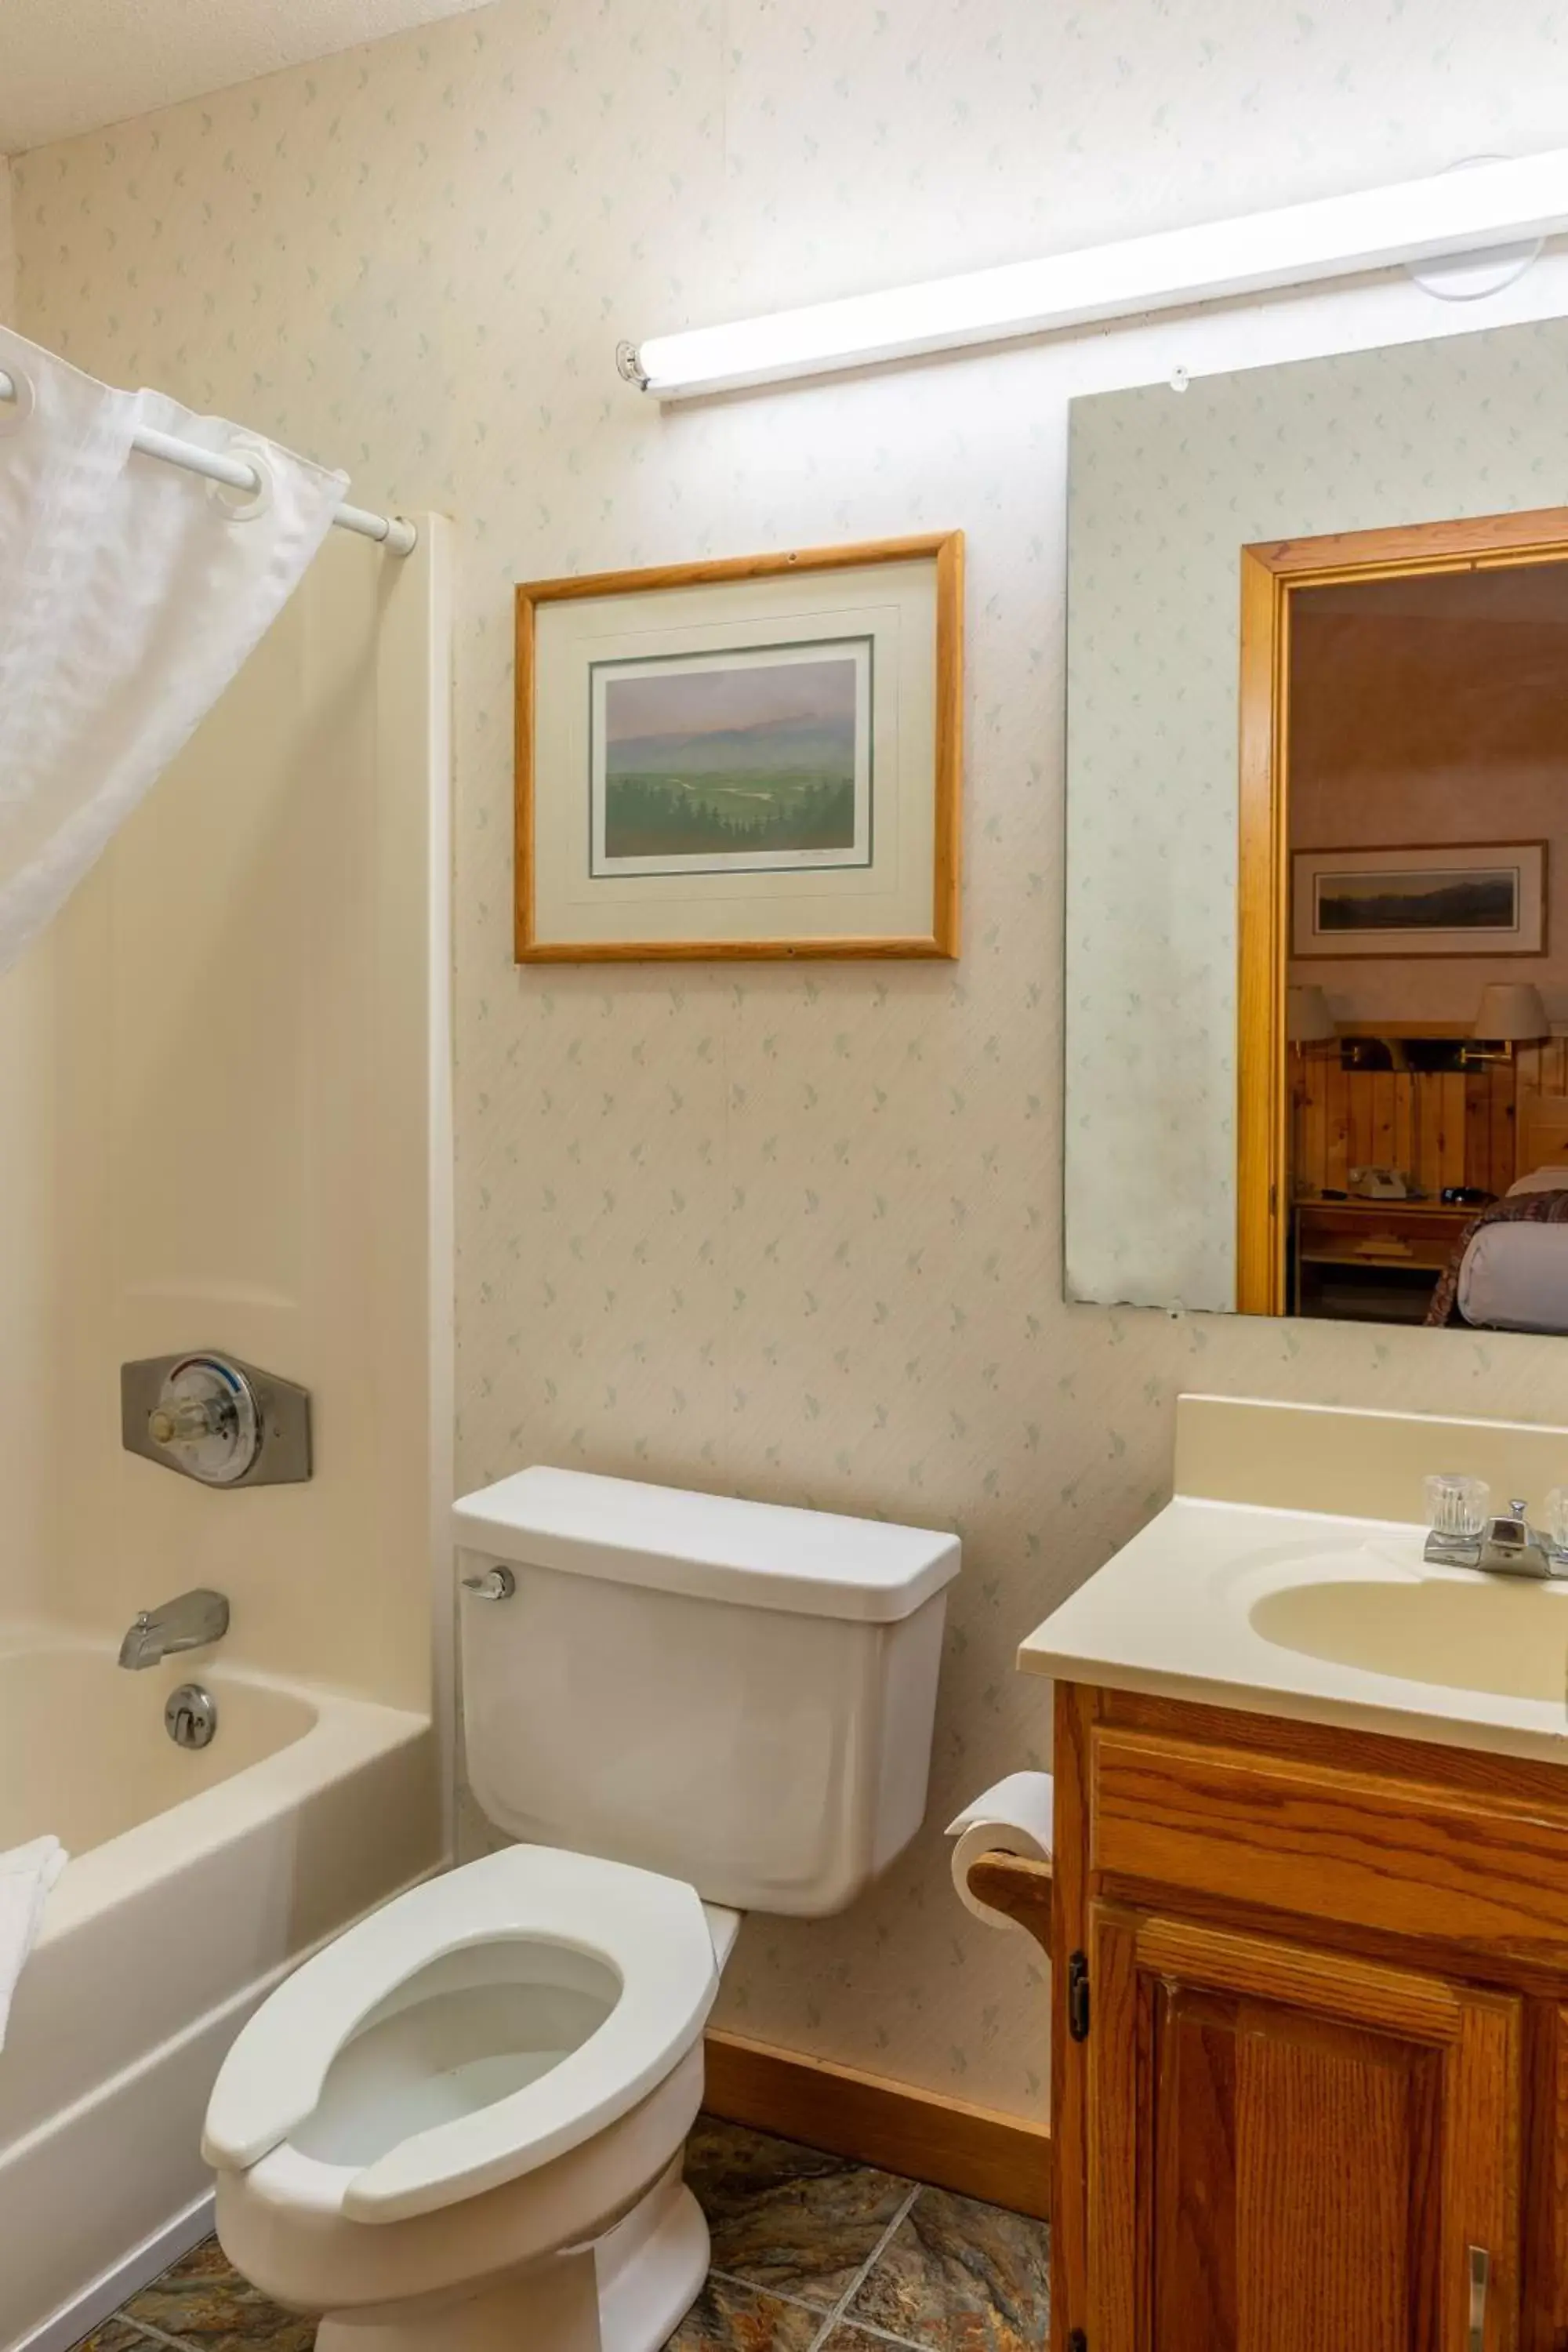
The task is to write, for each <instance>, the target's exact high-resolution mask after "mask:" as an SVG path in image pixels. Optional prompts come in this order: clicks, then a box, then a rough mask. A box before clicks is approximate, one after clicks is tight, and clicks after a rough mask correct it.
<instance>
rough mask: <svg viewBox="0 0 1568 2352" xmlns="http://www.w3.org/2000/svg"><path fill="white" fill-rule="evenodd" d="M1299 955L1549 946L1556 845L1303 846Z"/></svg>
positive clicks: (1298, 875) (1538, 950) (1298, 874)
mask: <svg viewBox="0 0 1568 2352" xmlns="http://www.w3.org/2000/svg"><path fill="white" fill-rule="evenodd" d="M1292 896H1293V898H1294V901H1295V904H1294V908H1293V916H1294V920H1293V923H1292V926H1291V930H1292V937H1291V941H1290V952H1291V954H1292V955H1296V956H1335V957H1342V958H1343V957H1359V956H1465V955H1479V956H1500V955H1521V956H1522V955H1544V953H1545V952H1546V844H1545V843H1544V842H1543V841H1484V842H1447V843H1444V844H1443V845H1440V846H1437V847H1431V848H1426V847H1410V846H1405V847H1403V848H1399V849H1299V850H1297V852H1296V853H1295V856H1294V858H1293V860H1292Z"/></svg>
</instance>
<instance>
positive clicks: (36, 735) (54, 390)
mask: <svg viewBox="0 0 1568 2352" xmlns="http://www.w3.org/2000/svg"><path fill="white" fill-rule="evenodd" d="M0 368H3V369H4V370H5V373H6V374H7V375H9V376H10V377H11V378H12V379H13V381H14V383H16V388H17V390H18V392H19V394H20V395H21V397H20V398H19V399H18V400H16V401H15V402H9V401H0V971H5V967H6V966H7V965H8V964H10V963H12V962H14V961H15V960H16V957H17V956H18V955H19V954H20V953H21V951H22V950H23V948H24V947H25V946H26V943H27V941H28V940H30V939H31V938H32V937H33V935H34V934H35V932H37V931H38V930H40V929H42V927H43V926H44V925H45V924H46V923H47V921H48V920H49V918H50V917H51V916H52V915H53V914H54V913H55V912H56V910H57V909H58V908H59V907H60V906H61V905H62V904H63V903H64V901H65V899H66V898H68V896H69V894H70V892H71V891H72V890H73V889H74V887H76V884H77V883H78V882H79V880H80V878H81V877H82V876H83V875H84V874H85V873H86V871H87V869H88V867H89V866H90V865H91V864H92V862H93V860H94V859H95V858H96V857H97V856H98V855H99V853H100V850H102V849H103V847H104V846H105V845H106V844H107V842H108V841H109V839H110V835H112V834H113V832H114V830H115V828H116V826H117V825H119V824H121V823H122V822H123V820H124V819H125V818H126V817H127V816H128V815H129V814H130V813H131V811H132V809H133V808H134V807H135V806H136V804H137V803H138V802H139V801H140V800H141V799H142V796H143V794H144V793H146V792H147V790H148V788H149V786H150V785H151V784H152V783H153V782H154V781H155V779H156V778H157V777H158V775H159V774H160V773H161V772H162V771H163V768H164V767H166V766H167V764H168V762H169V761H170V760H172V759H173V757H174V753H175V752H176V751H178V750H179V749H180V747H181V745H182V744H183V743H184V741H185V740H186V739H187V737H188V736H189V735H190V734H191V732H192V730H193V729H194V728H195V725H196V723H197V721H198V720H199V719H201V718H202V716H203V715H204V713H205V711H207V710H208V709H211V707H212V705H213V703H214V702H216V699H217V698H218V696H219V695H220V694H221V693H222V692H223V689H224V688H225V687H226V685H227V684H228V682H229V680H230V678H232V677H233V676H234V675H235V672H236V671H237V669H238V668H239V667H240V665H241V664H242V663H243V662H244V660H245V658H246V656H247V654H248V653H249V652H250V650H251V648H252V646H255V645H256V643H257V641H258V639H259V638H260V637H261V636H262V635H264V634H265V632H266V630H267V629H268V626H269V625H270V624H271V622H272V620H273V619H274V618H275V616H276V614H278V612H279V610H280V608H281V607H282V605H283V604H285V603H286V602H287V600H288V598H289V593H290V592H291V591H292V589H293V588H294V586H295V584H296V583H297V582H298V581H299V579H300V575H301V574H302V573H303V572H304V571H305V569H306V567H307V565H308V564H309V563H310V559H311V557H312V556H313V555H314V554H315V552H316V550H317V548H318V547H320V545H321V541H322V540H323V539H324V538H325V536H326V533H327V531H328V530H329V529H330V527H331V518H332V510H333V509H334V508H335V507H336V505H337V504H338V501H339V499H341V498H342V492H343V488H344V479H343V477H342V475H341V474H329V473H327V472H325V471H323V469H322V468H321V467H319V466H311V465H308V464H307V463H306V462H305V460H304V459H303V458H300V457H294V456H292V455H291V454H290V453H289V451H288V450H286V449H280V448H278V447H277V446H274V445H273V444H272V443H270V442H266V441H261V440H258V439H257V438H256V437H255V436H250V435H242V434H240V433H239V432H237V430H236V428H235V427H234V426H233V425H226V424H224V423H222V422H221V421H220V420H218V419H216V418H213V417H202V416H195V415H191V414H189V412H187V411H186V410H184V409H183V408H181V407H180V406H179V405H178V404H177V403H176V402H174V401H172V400H168V399H165V398H164V397H163V395H162V394H158V393H152V392H114V391H111V390H110V389H109V388H108V387H107V386H105V385H103V384H100V383H94V382H93V380H92V378H91V377H90V376H85V375H82V374H80V373H79V372H78V371H77V370H76V369H75V368H72V367H68V366H67V365H66V363H65V362H64V361H63V360H59V359H57V358H55V357H54V356H53V355H52V354H51V353H50V352H43V351H39V350H38V349H37V347H36V346H35V345H34V344H32V343H29V342H26V341H24V340H23V339H22V337H21V336H20V335H16V334H13V333H12V332H11V331H9V330H8V329H6V328H5V327H0ZM149 429H151V430H153V431H157V432H162V433H171V434H174V435H177V436H179V437H180V438H181V439H182V440H186V441H198V442H201V443H202V444H203V445H204V446H205V447H207V448H209V449H217V450H222V451H224V452H226V453H232V454H233V455H235V456H237V457H240V458H242V459H243V461H244V462H245V463H247V464H249V465H252V466H254V467H257V468H258V471H259V472H260V474H261V476H262V478H263V488H262V491H261V493H260V495H259V496H258V497H257V498H256V499H245V498H244V495H243V494H240V495H239V496H238V497H237V496H236V494H234V493H232V492H229V491H226V490H222V489H218V488H216V487H214V486H212V485H209V484H207V483H205V482H204V481H202V480H200V479H198V478H196V477H195V476H194V475H191V474H188V473H184V472H182V471H180V470H179V469H178V468H177V467H173V466H169V465H165V464H162V463H160V462H159V461H158V460H156V459H154V458H151V457H142V456H137V455H133V453H132V446H131V445H132V439H133V437H134V436H135V435H136V434H138V433H140V432H144V431H147V430H149ZM212 788H213V792H214V793H215V794H221V793H222V792H223V789H224V778H223V777H222V776H214V778H213V779H212Z"/></svg>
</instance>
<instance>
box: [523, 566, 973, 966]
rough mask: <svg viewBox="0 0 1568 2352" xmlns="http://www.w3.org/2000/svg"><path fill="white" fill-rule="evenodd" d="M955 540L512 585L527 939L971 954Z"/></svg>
mask: <svg viewBox="0 0 1568 2352" xmlns="http://www.w3.org/2000/svg"><path fill="white" fill-rule="evenodd" d="M962 597H963V541H962V537H961V534H960V533H958V532H956V531H952V532H947V533H943V534H942V535H940V536H933V537H930V538H921V539H905V540H892V541H882V542H879V543H877V544H873V545H868V546H854V547H834V548H819V549H814V550H810V551H805V552H794V553H788V554H782V555H761V556H752V557H742V558H739V559H735V560H732V561H725V562H710V563H691V564H679V565H671V566H667V567H665V568H663V569H661V570H658V571H647V572H602V573H597V574H593V575H590V576H585V577H582V578H574V579H565V580H547V581H538V582H535V583H532V584H531V586H527V587H521V588H519V590H518V592H517V857H516V885H517V899H516V954H517V960H518V961H519V962H520V963H538V962H575V961H593V960H595V959H605V958H610V957H619V958H632V957H699V956H700V957H722V956H784V957H788V956H955V955H956V954H957V953H958V880H959V770H960V682H961V665H962V653H961V630H962Z"/></svg>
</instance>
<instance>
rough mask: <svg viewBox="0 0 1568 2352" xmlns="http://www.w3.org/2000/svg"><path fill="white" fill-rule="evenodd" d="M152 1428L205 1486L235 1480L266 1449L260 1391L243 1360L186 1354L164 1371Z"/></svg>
mask: <svg viewBox="0 0 1568 2352" xmlns="http://www.w3.org/2000/svg"><path fill="white" fill-rule="evenodd" d="M147 1434H148V1436H149V1437H150V1438H151V1439H152V1441H153V1444H154V1445H156V1446H158V1447H160V1448H162V1449H163V1450H164V1451H166V1452H168V1453H170V1454H174V1456H175V1457H176V1458H177V1460H178V1462H179V1465H180V1467H181V1469H182V1470H184V1471H187V1472H188V1473H189V1474H190V1475H191V1476H192V1477H193V1478H199V1479H200V1480H201V1481H202V1483H203V1485H204V1486H233V1485H234V1483H235V1481H236V1480H237V1479H238V1478H243V1477H244V1475H245V1474H246V1472H247V1470H248V1469H249V1468H250V1467H251V1465H252V1464H253V1463H254V1462H255V1460H256V1457H257V1455H258V1453H259V1452H260V1451H261V1423H260V1416H259V1414H258V1412H257V1409H256V1391H255V1390H254V1389H253V1388H252V1387H251V1385H250V1382H249V1381H247V1378H246V1376H245V1374H244V1373H243V1372H242V1371H241V1370H240V1369H239V1367H238V1365H237V1364H231V1363H226V1361H225V1360H224V1359H223V1357H221V1356H186V1357H184V1359H183V1360H182V1361H181V1362H179V1363H177V1364H176V1365H175V1366H174V1370H172V1371H169V1372H166V1373H165V1374H164V1376H163V1386H162V1388H161V1389H160V1390H159V1391H158V1402H157V1403H156V1404H155V1405H154V1406H153V1410H152V1412H150V1413H149V1414H148V1416H147Z"/></svg>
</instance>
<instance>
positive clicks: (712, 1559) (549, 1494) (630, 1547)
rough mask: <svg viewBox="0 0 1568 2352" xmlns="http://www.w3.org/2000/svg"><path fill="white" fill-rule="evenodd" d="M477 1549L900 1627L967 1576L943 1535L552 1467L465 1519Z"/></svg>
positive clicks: (649, 1584)
mask: <svg viewBox="0 0 1568 2352" xmlns="http://www.w3.org/2000/svg"><path fill="white" fill-rule="evenodd" d="M452 1521H453V1530H454V1534H455V1537H456V1540H457V1541H458V1544H459V1545H461V1546H462V1548H463V1549H465V1550H468V1551H478V1552H482V1553H485V1554H488V1555H489V1556H490V1557H492V1558H494V1559H499V1560H506V1561H510V1562H513V1563H515V1564H516V1565H518V1566H519V1567H523V1566H527V1567H533V1568H553V1569H561V1570H567V1571H568V1572H570V1573H573V1574H576V1575H580V1576H596V1577H602V1578H604V1579H605V1580H608V1581H610V1582H613V1583H616V1584H638V1585H642V1586H643V1587H644V1588H645V1589H647V1590H649V1591H656V1592H684V1593H689V1594H691V1595H693V1596H694V1597H696V1598H697V1599H700V1600H705V1601H736V1602H742V1603H745V1604H747V1605H748V1606H750V1607H752V1608H754V1609H781V1610H788V1611H790V1612H793V1613H794V1614H795V1615H797V1616H809V1617H847V1618H854V1619H858V1620H859V1621H860V1622H862V1623H867V1624H889V1623H890V1622H892V1621H893V1620H894V1619H896V1618H900V1617H907V1616H909V1615H910V1613H911V1612H913V1611H914V1610H916V1609H918V1608H919V1607H920V1605H921V1601H928V1600H929V1599H930V1598H931V1594H932V1593H933V1592H939V1591H941V1590H942V1586H943V1585H944V1584H947V1583H949V1582H951V1580H952V1578H953V1577H955V1576H956V1575H957V1574H958V1565H959V1542H958V1538H957V1537H956V1536H952V1535H942V1534H941V1533H939V1532H938V1531H937V1530H935V1529H933V1528H904V1527H895V1526H893V1525H891V1524H889V1522H888V1521H887V1520H885V1519H851V1518H845V1517H840V1516H839V1515H838V1514H837V1513H836V1512H833V1511H803V1510H794V1509H791V1508H789V1507H786V1506H784V1505H782V1504H778V1503H747V1502H741V1501H738V1500H737V1499H736V1498H735V1497H734V1496H729V1495H697V1494H690V1493H688V1492H687V1491H686V1490H685V1489H684V1488H682V1487H679V1486H643V1485H642V1484H641V1483H640V1482H639V1481H638V1480H637V1479H635V1478H602V1477H597V1476H595V1475H592V1474H591V1473H589V1472H586V1471H582V1470H552V1469H550V1468H548V1467H546V1466H545V1465H543V1464H540V1465H536V1466H535V1467H534V1468H533V1469H531V1470H520V1471H518V1472H517V1473H516V1475H514V1476H512V1477H510V1478H502V1479H501V1480H500V1482H499V1484H498V1485H496V1486H483V1487H481V1488H480V1489H479V1492H478V1493H477V1494H473V1495H465V1496H463V1498H462V1500H461V1501H460V1502H458V1503H457V1504H455V1505H454V1506H453V1509H452Z"/></svg>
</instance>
